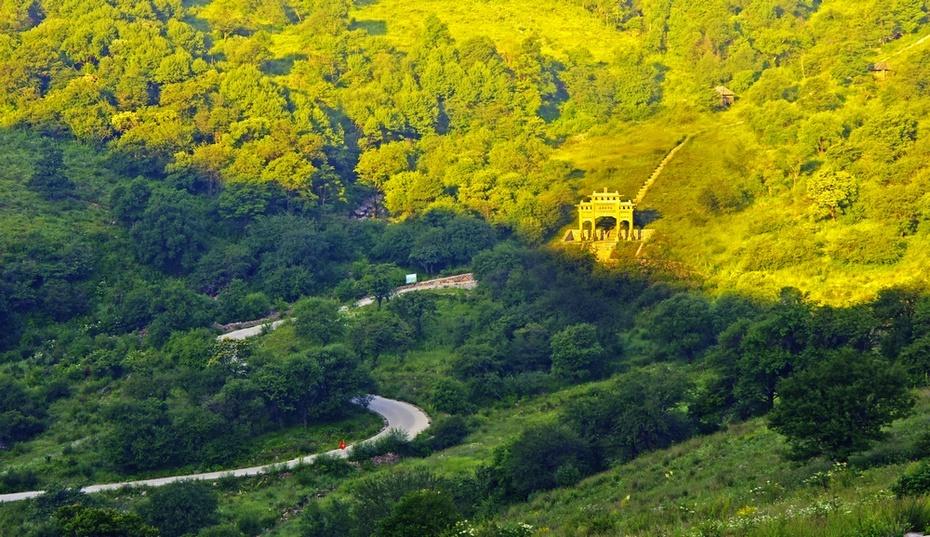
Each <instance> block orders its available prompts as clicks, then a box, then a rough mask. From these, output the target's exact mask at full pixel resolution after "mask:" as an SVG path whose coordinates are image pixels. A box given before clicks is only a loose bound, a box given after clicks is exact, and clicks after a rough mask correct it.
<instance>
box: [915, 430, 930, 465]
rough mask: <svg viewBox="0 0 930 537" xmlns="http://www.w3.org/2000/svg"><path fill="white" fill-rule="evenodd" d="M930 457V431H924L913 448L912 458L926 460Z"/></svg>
mask: <svg viewBox="0 0 930 537" xmlns="http://www.w3.org/2000/svg"><path fill="white" fill-rule="evenodd" d="M927 457H930V431H924V432H923V433H922V434H921V435H920V436H918V437H917V440H915V441H914V445H913V446H912V447H911V458H913V459H924V458H927Z"/></svg>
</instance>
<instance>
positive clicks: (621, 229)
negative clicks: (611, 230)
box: [617, 220, 633, 240]
mask: <svg viewBox="0 0 930 537" xmlns="http://www.w3.org/2000/svg"><path fill="white" fill-rule="evenodd" d="M632 232H633V223H632V222H630V221H629V220H621V221H620V225H619V226H617V233H619V235H620V239H621V240H628V239H629V238H630V233H632Z"/></svg>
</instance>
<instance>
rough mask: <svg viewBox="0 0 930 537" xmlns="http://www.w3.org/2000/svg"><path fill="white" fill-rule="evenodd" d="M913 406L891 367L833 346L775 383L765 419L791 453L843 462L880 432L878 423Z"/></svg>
mask: <svg viewBox="0 0 930 537" xmlns="http://www.w3.org/2000/svg"><path fill="white" fill-rule="evenodd" d="M913 405H914V399H913V396H912V395H911V394H910V393H909V392H908V382H907V378H906V376H905V375H904V373H903V372H902V371H901V370H900V369H899V368H897V367H894V366H891V365H890V364H889V363H887V362H885V361H884V360H881V359H879V358H876V357H874V356H871V355H869V354H861V353H858V352H855V351H839V352H836V353H833V354H832V355H831V356H829V357H828V358H826V359H825V360H823V361H821V362H819V363H817V364H814V365H812V366H811V367H809V368H808V369H805V370H803V371H801V372H799V373H797V374H795V375H793V376H792V377H789V378H787V379H785V380H783V381H782V382H781V383H779V386H778V404H777V405H775V409H774V410H773V411H772V413H771V414H770V416H769V424H770V426H771V427H772V428H773V429H775V430H776V431H778V432H780V433H782V434H783V435H785V436H786V437H787V438H788V443H789V445H790V446H791V448H792V453H793V454H794V455H795V456H797V457H813V456H818V455H822V456H825V457H828V458H830V459H833V460H838V461H845V460H847V459H848V458H849V456H850V455H852V454H853V453H856V452H859V451H863V450H865V449H867V448H868V447H869V446H870V445H872V444H873V443H874V442H875V441H877V440H880V439H881V438H883V437H884V436H885V434H884V432H883V428H884V427H885V426H887V425H888V424H890V423H891V422H892V421H894V420H895V419H898V418H902V417H904V416H906V415H907V414H908V413H909V412H910V410H911V407H912V406H913Z"/></svg>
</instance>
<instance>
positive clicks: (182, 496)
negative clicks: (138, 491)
mask: <svg viewBox="0 0 930 537" xmlns="http://www.w3.org/2000/svg"><path fill="white" fill-rule="evenodd" d="M217 505H218V501H217V497H216V492H214V491H213V489H212V487H211V486H210V485H208V484H206V483H202V482H191V481H184V482H181V483H174V484H171V485H167V486H164V487H161V488H156V489H154V490H152V491H151V492H150V493H149V495H148V498H147V499H146V501H145V503H143V504H142V505H141V506H139V514H140V515H142V518H144V519H145V521H146V522H147V523H148V524H151V525H152V526H155V527H156V528H158V530H159V532H160V533H161V535H162V537H180V536H181V535H184V534H187V533H193V532H196V531H197V530H199V529H201V528H205V527H207V526H211V525H213V524H215V523H216V522H217Z"/></svg>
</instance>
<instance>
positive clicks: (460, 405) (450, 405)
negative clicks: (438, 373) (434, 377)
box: [430, 378, 473, 414]
mask: <svg viewBox="0 0 930 537" xmlns="http://www.w3.org/2000/svg"><path fill="white" fill-rule="evenodd" d="M430 400H431V402H432V403H433V406H434V407H435V408H436V410H438V411H440V412H446V413H448V414H465V413H469V412H471V411H472V410H473V407H472V405H471V404H470V403H469V402H468V390H467V389H466V388H465V385H464V384H462V383H461V382H459V381H457V380H454V379H449V378H444V379H440V380H439V381H438V382H437V383H436V385H435V386H434V387H433V393H432V396H431V397H430Z"/></svg>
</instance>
